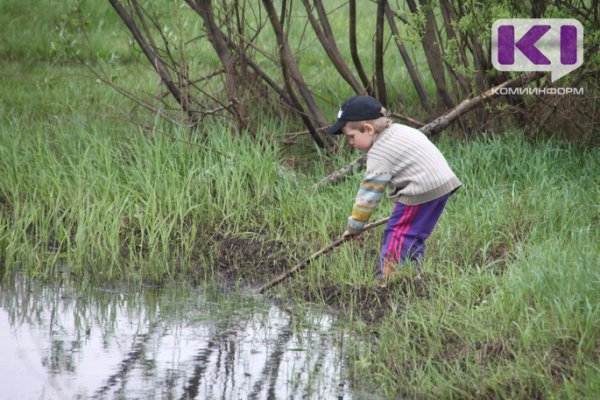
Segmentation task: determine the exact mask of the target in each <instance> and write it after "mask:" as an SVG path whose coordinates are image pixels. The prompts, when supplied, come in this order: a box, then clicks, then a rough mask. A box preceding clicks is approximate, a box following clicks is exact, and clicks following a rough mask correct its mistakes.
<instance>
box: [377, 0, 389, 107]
mask: <svg viewBox="0 0 600 400" xmlns="http://www.w3.org/2000/svg"><path fill="white" fill-rule="evenodd" d="M384 18H385V0H377V23H376V28H375V29H376V30H375V87H376V88H377V98H378V99H379V101H380V102H381V104H383V105H384V106H386V105H387V91H386V89H385V74H384V71H383V55H384V49H383V31H384Z"/></svg>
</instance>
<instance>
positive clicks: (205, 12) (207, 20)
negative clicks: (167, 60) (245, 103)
mask: <svg viewBox="0 0 600 400" xmlns="http://www.w3.org/2000/svg"><path fill="white" fill-rule="evenodd" d="M186 3H187V4H188V5H189V6H190V7H191V8H192V9H193V10H194V11H196V12H197V13H198V15H200V17H201V18H202V20H203V21H204V28H205V30H206V33H207V35H208V40H209V42H210V44H211V45H212V47H213V49H214V50H215V52H216V53H217V56H218V57H219V59H220V60H221V64H223V68H225V93H226V94H227V99H228V100H229V107H231V109H232V110H233V114H234V115H235V117H236V122H237V124H238V131H240V132H241V131H242V130H243V129H244V128H245V127H246V123H247V121H246V120H247V117H246V116H245V115H244V114H245V113H244V112H241V110H240V101H239V98H238V90H239V83H240V80H239V77H238V71H237V69H236V65H235V63H236V62H235V57H234V56H233V55H232V54H231V53H230V51H229V48H228V46H227V40H226V39H225V38H224V37H225V35H224V34H223V32H222V31H221V29H220V28H219V27H218V25H217V24H216V22H215V18H214V13H213V8H212V5H211V0H196V1H194V0H186Z"/></svg>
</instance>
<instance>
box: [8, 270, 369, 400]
mask: <svg viewBox="0 0 600 400" xmlns="http://www.w3.org/2000/svg"><path fill="white" fill-rule="evenodd" d="M348 342H349V341H348V338H347V336H346V333H344V330H343V328H342V327H341V326H340V324H338V323H337V322H336V320H335V318H333V317H332V316H329V315H327V314H323V313H320V312H317V311H315V310H310V309H306V308H300V307H295V308H292V309H290V308H285V307H282V306H276V305H273V304H270V303H268V302H267V301H265V300H264V299H257V298H252V297H251V296H243V295H231V294H230V295H223V294H220V293H208V292H207V291H202V290H190V289H186V288H168V289H160V290H158V289H144V290H136V291H128V290H126V289H125V290H124V289H123V288H120V289H106V288H103V289H99V288H87V289H83V288H76V287H74V286H73V285H67V284H61V285H59V284H57V283H54V284H45V285H43V286H42V285H38V284H35V283H33V282H31V281H27V280H24V279H16V280H11V281H5V282H3V283H2V284H1V285H0V360H1V361H0V382H1V384H0V398H1V399H61V400H62V399H88V398H91V399H155V398H156V399H272V398H273V399H280V398H282V399H295V398H298V399H299V398H323V399H330V398H339V399H351V398H359V397H362V396H360V395H356V393H353V392H352V391H351V388H350V383H349V381H348V379H347V370H346V367H345V355H346V354H345V351H346V349H345V345H347V343H348Z"/></svg>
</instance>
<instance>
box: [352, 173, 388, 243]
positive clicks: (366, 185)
mask: <svg viewBox="0 0 600 400" xmlns="http://www.w3.org/2000/svg"><path fill="white" fill-rule="evenodd" d="M391 179H392V175H391V174H390V173H389V170H388V171H382V170H381V169H379V168H378V170H367V173H366V174H365V178H364V179H363V181H362V182H361V184H360V188H359V189H358V193H357V195H356V200H355V201H354V206H353V207H352V216H351V217H350V218H348V226H347V228H346V230H347V231H348V232H350V233H351V234H353V235H356V234H359V233H360V232H362V230H363V228H364V226H365V224H366V223H367V221H368V220H369V218H370V217H371V214H372V213H373V211H374V210H375V209H376V208H377V205H378V204H379V201H380V200H381V198H382V197H383V194H384V192H385V188H386V186H387V185H388V183H389V182H390V180H391Z"/></svg>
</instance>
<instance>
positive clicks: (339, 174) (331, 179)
mask: <svg viewBox="0 0 600 400" xmlns="http://www.w3.org/2000/svg"><path fill="white" fill-rule="evenodd" d="M542 75H543V74H542V73H540V72H527V73H525V74H523V75H520V76H518V77H516V78H513V79H509V80H507V81H506V82H504V83H501V84H500V85H498V86H494V87H493V88H491V89H488V90H487V91H485V92H483V93H482V94H480V95H479V96H476V97H473V98H470V99H467V100H464V101H463V102H462V103H460V104H459V105H457V106H456V107H454V108H453V109H452V110H450V111H448V112H447V113H446V114H444V115H442V116H440V117H438V118H436V119H434V120H433V121H431V122H430V123H428V124H427V125H425V126H423V127H421V128H419V130H420V131H421V132H423V133H424V134H425V135H427V136H433V135H436V134H438V133H439V132H440V131H442V130H443V129H445V128H446V127H448V125H450V124H451V123H452V122H454V121H455V120H456V119H458V117H460V116H461V115H463V114H465V113H467V112H469V111H471V110H472V109H474V108H475V107H477V106H480V105H481V104H483V103H485V102H486V101H488V100H490V99H493V98H495V97H497V96H499V95H500V93H501V90H502V89H504V88H509V87H517V86H525V85H526V84H528V83H530V82H532V81H533V80H535V79H537V78H539V77H541V76H542ZM366 160H367V159H366V156H362V157H360V158H359V159H357V160H355V161H353V162H352V163H350V164H348V165H346V166H344V167H342V168H341V169H339V170H337V171H335V172H332V173H331V174H329V175H327V176H326V177H325V178H323V179H321V180H320V181H319V182H317V183H316V184H315V186H316V187H317V188H319V187H321V186H324V185H325V184H327V183H333V184H336V183H338V182H340V181H341V180H342V179H344V178H345V177H346V176H348V175H352V174H353V173H354V171H355V170H360V169H361V168H362V167H363V166H364V165H365V164H366Z"/></svg>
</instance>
